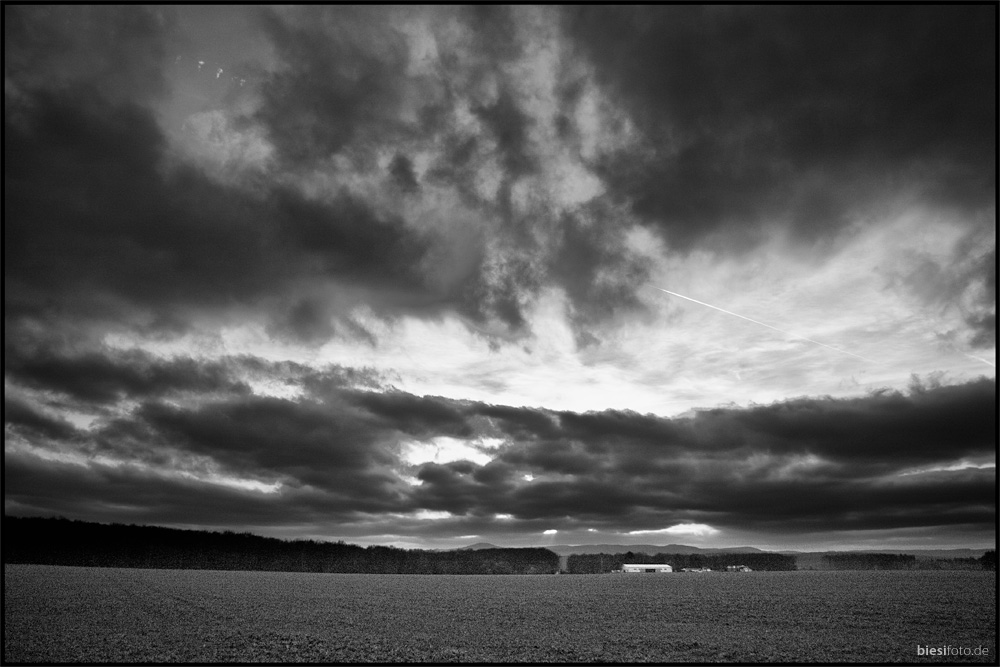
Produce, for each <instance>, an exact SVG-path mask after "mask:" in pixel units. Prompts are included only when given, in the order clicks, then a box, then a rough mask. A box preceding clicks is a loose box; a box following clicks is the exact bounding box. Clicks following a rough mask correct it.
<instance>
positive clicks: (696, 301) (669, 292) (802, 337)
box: [656, 287, 880, 364]
mask: <svg viewBox="0 0 1000 667" xmlns="http://www.w3.org/2000/svg"><path fill="white" fill-rule="evenodd" d="M656 289H658V290H660V291H661V292H666V293H667V294H672V295H674V296H679V297H680V298H682V299H687V300H688V301H693V302H695V303H697V304H701V305H702V306H705V307H707V308H713V309H715V310H718V311H719V312H723V313H725V314H726V315H732V316H734V317H739V318H740V319H744V320H747V321H748V322H753V323H754V324H759V325H760V326H762V327H767V328H768V329H774V330H775V331H778V332H781V333H783V334H785V335H786V336H792V337H793V338H801V339H802V340H807V341H809V342H810V343H815V344H816V345H822V346H823V347H825V348H828V349H830V350H833V351H834V352H841V353H843V354H849V355H851V356H852V357H857V358H858V359H864V360H865V361H869V362H871V363H873V364H877V363H880V362H878V361H875V360H874V359H869V358H868V357H862V356H861V355H860V354H854V353H853V352H848V351H847V350H841V349H840V348H839V347H833V346H832V345H827V344H826V343H821V342H819V341H818V340H813V339H812V338H806V337H805V336H800V335H798V334H796V333H792V332H791V331H785V330H784V329H779V328H778V327H772V326H771V325H770V324H764V323H763V322H758V321H757V320H753V319H750V318H749V317H746V316H744V315H740V314H739V313H734V312H732V311H731V310H726V309H725V308H719V307H718V306H713V305H712V304H710V303H705V302H704V301H698V299H692V298H691V297H689V296H684V295H683V294H678V293H677V292H671V291H670V290H665V289H663V288H662V287H657V288H656Z"/></svg>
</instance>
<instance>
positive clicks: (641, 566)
mask: <svg viewBox="0 0 1000 667" xmlns="http://www.w3.org/2000/svg"><path fill="white" fill-rule="evenodd" d="M618 571H619V572H651V573H663V572H673V571H674V568H673V566H672V565H667V564H666V563H623V564H622V569H621V570H618Z"/></svg>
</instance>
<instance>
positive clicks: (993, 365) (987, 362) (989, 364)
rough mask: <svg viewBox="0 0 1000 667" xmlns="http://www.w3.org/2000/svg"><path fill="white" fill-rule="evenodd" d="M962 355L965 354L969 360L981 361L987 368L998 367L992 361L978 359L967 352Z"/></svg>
mask: <svg viewBox="0 0 1000 667" xmlns="http://www.w3.org/2000/svg"><path fill="white" fill-rule="evenodd" d="M962 354H964V355H965V356H967V357H968V358H969V359H975V360H976V361H981V362H983V363H984V364H986V365H987V366H992V367H993V368H996V367H997V365H996V364H994V363H993V362H992V361H989V360H987V359H983V358H982V357H977V356H976V355H974V354H966V353H965V352H963V353H962Z"/></svg>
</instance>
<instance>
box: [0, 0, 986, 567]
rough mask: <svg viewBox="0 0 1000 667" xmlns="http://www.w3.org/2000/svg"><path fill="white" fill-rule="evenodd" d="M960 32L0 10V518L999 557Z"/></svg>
mask: <svg viewBox="0 0 1000 667" xmlns="http://www.w3.org/2000/svg"><path fill="white" fill-rule="evenodd" d="M996 12H997V7H996V5H995V4H983V5H938V6H934V5H917V6H901V5H879V6H867V5H839V6H784V5H777V6H775V5H769V6H748V5H743V6H740V5H736V6H719V5H714V6H698V5H693V6H676V5H675V6H665V7H650V6H643V7H599V6H585V7H568V6H549V7H532V6H515V7H504V6H499V7H485V6H482V7H464V6H443V7H420V6H395V7H385V6H381V7H378V6H336V7H319V6H306V7H294V6H279V7H264V6H235V5H227V6H171V7H162V6H156V7H142V6H110V7H109V6H102V7H90V6H11V5H5V6H4V511H5V513H6V514H8V515H16V516H64V517H67V518H71V519H79V520H87V521H100V522H119V523H137V524H155V525H165V526H175V527H182V528H198V529H207V530H235V531H240V532H242V531H249V532H254V533H258V534H262V535H271V536H277V537H283V538H309V539H325V540H337V539H342V540H345V541H348V542H353V543H357V544H394V545H397V546H403V547H426V548H452V547H457V546H463V545H466V544H470V543H473V542H484V541H485V542H490V543H493V544H497V545H500V546H529V545H532V546H534V545H538V546H545V545H546V544H549V545H553V544H583V543H608V542H615V543H622V544H638V543H643V544H650V543H654V544H678V543H680V544H691V545H695V546H704V547H724V546H744V545H748V546H756V547H759V548H766V549H800V550H808V549H846V548H877V549H901V548H921V547H925V548H946V547H973V548H982V547H987V546H993V545H995V542H996V529H995V523H996V492H997V478H996V452H997V443H996V433H995V429H996V373H995V363H996V334H995V330H996V268H997V267H996V182H997V173H996V124H997V123H996V119H997V116H996V60H997V49H996Z"/></svg>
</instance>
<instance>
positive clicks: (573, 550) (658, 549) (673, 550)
mask: <svg viewBox="0 0 1000 667" xmlns="http://www.w3.org/2000/svg"><path fill="white" fill-rule="evenodd" d="M546 549H548V550H549V551H555V552H556V553H557V554H559V555H560V556H569V555H571V554H623V553H627V552H629V551H631V552H633V553H647V554H657V553H664V554H752V553H764V551H763V550H761V549H758V548H756V547H721V548H711V549H710V548H702V547H691V546H688V545H686V544H665V545H662V546H657V545H655V544H557V545H555V546H552V547H546Z"/></svg>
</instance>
